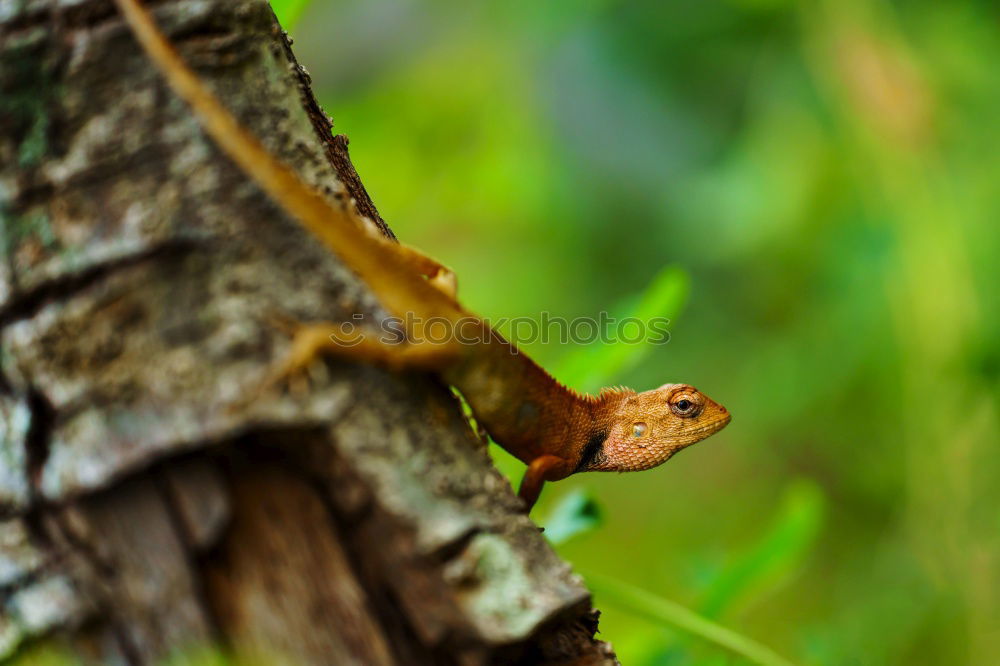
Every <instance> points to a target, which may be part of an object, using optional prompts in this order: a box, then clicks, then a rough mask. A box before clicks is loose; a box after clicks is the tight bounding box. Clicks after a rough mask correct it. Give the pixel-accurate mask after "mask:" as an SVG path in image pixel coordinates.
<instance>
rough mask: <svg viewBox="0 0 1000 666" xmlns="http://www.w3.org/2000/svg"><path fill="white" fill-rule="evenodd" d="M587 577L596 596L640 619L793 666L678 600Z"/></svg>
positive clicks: (766, 662)
mask: <svg viewBox="0 0 1000 666" xmlns="http://www.w3.org/2000/svg"><path fill="white" fill-rule="evenodd" d="M584 577H585V578H586V579H587V585H588V586H589V587H590V589H592V590H593V591H594V594H595V596H597V597H600V598H603V599H606V600H608V601H610V602H611V603H613V604H615V605H617V606H619V607H621V608H622V609H626V610H628V611H631V612H632V613H635V614H636V615H638V616H640V617H644V618H646V619H648V620H652V621H654V622H658V623H661V624H665V625H670V626H671V627H674V628H676V629H680V630H681V631H684V632H686V633H688V634H690V635H692V636H695V637H697V638H701V639H702V640H705V641H708V642H710V643H714V644H715V645H718V646H719V647H723V648H725V649H727V650H729V651H730V652H732V653H734V654H737V655H739V656H741V657H743V658H744V659H747V660H749V661H751V662H753V663H755V664H761V666H792V662H790V661H788V660H787V659H785V658H784V657H782V656H780V655H779V654H777V653H776V652H774V651H773V650H772V649H771V648H769V647H766V646H764V645H761V644H760V643H758V642H757V641H755V640H753V639H751V638H748V637H747V636H744V635H743V634H740V633H737V632H735V631H733V630H732V629H728V628H726V627H723V626H722V625H720V624H717V623H715V622H713V621H711V620H709V619H707V618H705V617H702V616H701V615H698V614H697V613H695V612H694V611H692V610H690V609H689V608H685V607H684V606H682V605H680V604H679V603H677V602H676V601H671V600H669V599H664V598H663V597H660V596H657V595H655V594H652V593H650V592H647V591H646V590H643V589H641V588H638V587H635V586H634V585H629V584H628V583H625V582H623V581H620V580H617V579H615V578H609V577H607V576H601V575H598V574H594V573H585V574H584Z"/></svg>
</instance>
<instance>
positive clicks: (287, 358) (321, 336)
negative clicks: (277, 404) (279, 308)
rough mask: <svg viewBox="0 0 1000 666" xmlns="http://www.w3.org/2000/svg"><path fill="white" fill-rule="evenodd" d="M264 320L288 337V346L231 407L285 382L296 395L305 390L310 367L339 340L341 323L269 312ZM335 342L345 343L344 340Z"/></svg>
mask: <svg viewBox="0 0 1000 666" xmlns="http://www.w3.org/2000/svg"><path fill="white" fill-rule="evenodd" d="M268 323H270V324H271V325H272V326H274V327H275V328H277V329H279V330H281V331H282V332H284V333H285V334H287V335H288V336H289V337H290V338H291V340H292V343H291V347H290V348H289V349H288V351H287V352H286V353H285V355H284V356H283V357H282V358H281V359H280V360H279V361H277V362H276V363H274V364H273V365H272V366H271V368H270V369H269V370H268V371H267V373H266V374H265V376H264V379H263V380H261V382H260V384H259V385H258V386H257V387H255V388H254V389H253V390H252V391H250V392H249V393H248V395H247V396H246V397H244V398H242V399H240V400H238V401H236V402H235V403H234V404H233V405H232V406H231V409H236V408H239V407H245V406H246V405H248V404H250V403H252V402H254V401H256V400H258V399H259V398H260V397H261V396H262V395H263V394H264V393H266V392H268V391H270V390H271V389H273V388H275V387H277V386H279V385H281V384H287V385H288V388H289V390H290V391H291V392H292V393H294V394H296V395H303V394H305V393H306V392H307V391H308V389H309V375H310V366H311V365H312V364H313V362H314V361H316V360H317V359H319V358H321V357H323V356H324V355H326V354H328V353H330V352H331V349H332V348H334V347H336V346H337V345H338V342H337V340H338V339H343V335H342V332H341V326H338V325H337V324H333V323H329V322H326V323H319V324H303V323H301V322H298V321H295V320H293V319H290V318H288V317H286V316H284V315H277V314H272V315H270V316H269V317H268ZM339 344H342V345H346V344H348V343H347V342H346V341H344V342H341V343H339Z"/></svg>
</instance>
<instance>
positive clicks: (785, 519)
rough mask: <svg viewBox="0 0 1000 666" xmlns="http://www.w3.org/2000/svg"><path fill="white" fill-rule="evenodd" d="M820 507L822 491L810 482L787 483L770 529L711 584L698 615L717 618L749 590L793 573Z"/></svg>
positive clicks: (817, 524) (819, 520)
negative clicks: (700, 613) (701, 613)
mask: <svg viewBox="0 0 1000 666" xmlns="http://www.w3.org/2000/svg"><path fill="white" fill-rule="evenodd" d="M824 508H825V498H824V496H823V491H822V490H821V489H820V488H819V486H817V485H816V484H815V483H814V482H812V481H809V480H806V479H798V480H795V481H793V482H792V483H790V484H789V485H788V487H787V488H786V489H785V494H784V498H783V499H782V502H781V506H780V507H778V510H777V511H776V513H775V516H774V518H773V520H772V521H771V526H770V528H768V530H767V531H766V532H765V533H764V535H763V536H762V537H761V538H760V540H759V541H758V542H757V543H756V544H755V545H754V546H753V547H751V548H750V549H749V550H747V551H746V552H745V553H743V554H742V556H739V557H738V558H737V559H736V560H735V561H734V562H733V563H732V564H731V565H730V566H728V567H726V568H725V569H724V570H723V572H722V573H721V574H720V575H719V576H718V577H717V578H716V580H715V581H714V582H713V583H712V584H711V586H710V587H709V590H708V592H707V593H706V595H705V601H704V602H703V603H702V604H701V612H703V613H704V614H705V615H707V616H708V617H719V616H720V615H721V614H722V612H723V610H725V608H726V606H728V605H729V604H731V603H732V602H733V601H735V600H736V599H738V598H739V597H741V596H746V595H747V593H748V591H749V590H751V589H753V588H758V589H759V588H761V587H766V586H768V584H772V585H773V584H774V582H775V581H776V580H778V579H780V578H783V577H784V576H786V575H788V574H789V573H790V572H792V571H795V570H797V569H798V568H799V564H800V563H801V561H802V559H803V558H804V557H805V555H806V553H807V552H808V551H809V549H810V548H811V547H812V545H813V544H814V543H815V541H816V537H817V535H818V534H819V531H820V526H821V524H822V522H823V513H824Z"/></svg>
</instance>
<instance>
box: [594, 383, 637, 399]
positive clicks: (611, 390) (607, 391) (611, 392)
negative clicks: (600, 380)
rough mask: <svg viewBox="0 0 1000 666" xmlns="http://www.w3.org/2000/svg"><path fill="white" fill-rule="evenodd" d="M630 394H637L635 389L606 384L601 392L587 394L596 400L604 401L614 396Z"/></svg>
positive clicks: (620, 396)
mask: <svg viewBox="0 0 1000 666" xmlns="http://www.w3.org/2000/svg"><path fill="white" fill-rule="evenodd" d="M630 395H635V391H633V390H632V389H630V388H629V387H627V386H606V387H604V388H602V389H601V392H600V393H598V394H597V396H596V397H594V396H587V397H588V398H590V399H591V400H592V401H594V402H602V401H605V400H609V399H612V398H622V397H626V396H630Z"/></svg>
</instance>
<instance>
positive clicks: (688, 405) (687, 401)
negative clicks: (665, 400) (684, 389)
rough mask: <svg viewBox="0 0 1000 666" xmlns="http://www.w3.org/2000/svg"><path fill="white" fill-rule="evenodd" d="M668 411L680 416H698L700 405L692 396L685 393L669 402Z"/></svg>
mask: <svg viewBox="0 0 1000 666" xmlns="http://www.w3.org/2000/svg"><path fill="white" fill-rule="evenodd" d="M670 411H672V412H673V413H674V414H676V415H677V416H681V417H692V416H698V413H699V412H700V411H701V405H700V403H698V402H697V401H696V400H694V399H693V397H692V396H689V395H686V394H685V395H681V396H680V399H679V400H675V401H674V402H671V403H670Z"/></svg>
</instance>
